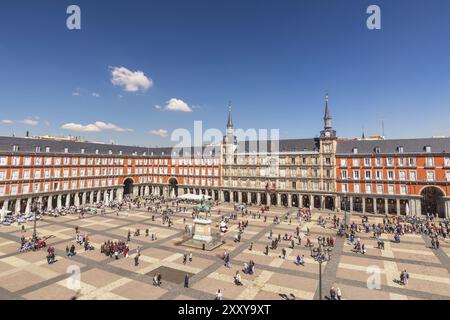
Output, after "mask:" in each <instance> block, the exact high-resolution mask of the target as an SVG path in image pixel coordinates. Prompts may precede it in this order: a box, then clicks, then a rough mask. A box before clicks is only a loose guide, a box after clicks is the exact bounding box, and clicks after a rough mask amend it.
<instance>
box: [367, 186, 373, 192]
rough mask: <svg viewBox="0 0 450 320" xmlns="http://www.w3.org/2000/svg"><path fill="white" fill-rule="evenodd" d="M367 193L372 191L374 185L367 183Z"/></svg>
mask: <svg viewBox="0 0 450 320" xmlns="http://www.w3.org/2000/svg"><path fill="white" fill-rule="evenodd" d="M366 193H372V185H371V184H366Z"/></svg>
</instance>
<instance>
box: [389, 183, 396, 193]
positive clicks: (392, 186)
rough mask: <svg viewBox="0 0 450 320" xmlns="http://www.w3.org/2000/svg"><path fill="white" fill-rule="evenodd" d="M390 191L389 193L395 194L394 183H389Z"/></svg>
mask: <svg viewBox="0 0 450 320" xmlns="http://www.w3.org/2000/svg"><path fill="white" fill-rule="evenodd" d="M388 193H389V194H394V193H395V187H394V185H392V184H390V185H388Z"/></svg>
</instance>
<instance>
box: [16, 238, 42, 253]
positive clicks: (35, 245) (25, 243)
mask: <svg viewBox="0 0 450 320" xmlns="http://www.w3.org/2000/svg"><path fill="white" fill-rule="evenodd" d="M46 246H47V244H46V243H45V241H44V240H39V239H34V238H33V237H30V238H29V239H28V240H26V239H25V237H24V236H22V237H21V238H20V247H19V252H27V251H37V250H40V249H42V248H45V247H46Z"/></svg>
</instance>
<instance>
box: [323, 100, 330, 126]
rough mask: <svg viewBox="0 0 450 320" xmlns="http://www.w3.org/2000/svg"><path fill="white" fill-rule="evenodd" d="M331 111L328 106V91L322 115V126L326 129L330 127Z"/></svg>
mask: <svg viewBox="0 0 450 320" xmlns="http://www.w3.org/2000/svg"><path fill="white" fill-rule="evenodd" d="M331 120H332V117H331V113H330V108H329V107H328V93H327V94H326V95H325V115H324V116H323V121H324V126H325V130H326V129H331V127H332V126H331Z"/></svg>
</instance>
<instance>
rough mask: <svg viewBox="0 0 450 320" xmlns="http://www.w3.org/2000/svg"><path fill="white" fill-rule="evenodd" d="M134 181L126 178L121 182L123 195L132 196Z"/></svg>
mask: <svg viewBox="0 0 450 320" xmlns="http://www.w3.org/2000/svg"><path fill="white" fill-rule="evenodd" d="M133 185H134V181H133V179H132V178H126V179H125V181H124V182H123V195H124V196H125V195H128V194H131V195H132V194H133Z"/></svg>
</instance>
